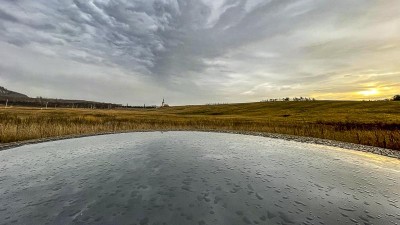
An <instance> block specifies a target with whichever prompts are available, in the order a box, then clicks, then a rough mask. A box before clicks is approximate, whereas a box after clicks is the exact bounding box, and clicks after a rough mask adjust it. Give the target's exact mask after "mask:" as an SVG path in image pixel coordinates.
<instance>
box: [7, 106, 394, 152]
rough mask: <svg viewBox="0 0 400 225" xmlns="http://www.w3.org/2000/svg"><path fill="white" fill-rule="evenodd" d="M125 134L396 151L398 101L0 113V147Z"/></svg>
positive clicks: (14, 111) (27, 110) (20, 110)
mask: <svg viewBox="0 0 400 225" xmlns="http://www.w3.org/2000/svg"><path fill="white" fill-rule="evenodd" d="M130 130H132V131H133V130H230V131H235V130H240V131H257V132H271V133H282V134H292V135H299V136H309V137H318V138H325V139H331V140H338V141H344V142H351V143H357V144H364V145H371V146H377V147H384V148H391V149H396V150H400V102H346V101H316V102H265V103H247V104H231V105H214V106H180V107H170V108H162V109H148V110H140V109H137V110H86V109H49V110H40V109H37V108H22V107H21V108H7V109H4V108H2V109H0V143H8V142H15V141H22V140H29V139H37V138H46V137H55V136H64V135H71V134H94V133H100V132H111V131H113V132H114V131H130Z"/></svg>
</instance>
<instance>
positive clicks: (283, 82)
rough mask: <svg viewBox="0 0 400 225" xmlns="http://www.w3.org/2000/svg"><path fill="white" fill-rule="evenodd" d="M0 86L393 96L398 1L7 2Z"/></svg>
mask: <svg viewBox="0 0 400 225" xmlns="http://www.w3.org/2000/svg"><path fill="white" fill-rule="evenodd" d="M0 30H1V32H0V58H1V60H0V83H1V84H2V85H3V86H5V87H8V88H10V89H13V90H16V91H20V92H24V93H26V94H28V95H31V96H39V95H40V96H46V97H58V98H80V99H91V100H100V101H112V102H120V103H129V104H137V105H139V104H143V103H147V104H156V103H158V102H159V100H160V99H161V98H162V97H166V98H167V100H169V103H172V104H193V103H214V102H242V101H259V100H262V99H267V98H275V97H286V96H289V97H292V96H310V97H315V98H318V99H374V98H384V97H389V96H391V95H394V94H396V91H398V90H400V64H399V63H398V62H400V42H399V40H400V1H398V0H385V1H376V0H339V1H330V0H51V1H49V0H35V1H30V0H3V1H1V3H0Z"/></svg>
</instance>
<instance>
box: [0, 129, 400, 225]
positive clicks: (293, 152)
mask: <svg viewBox="0 0 400 225" xmlns="http://www.w3.org/2000/svg"><path fill="white" fill-rule="evenodd" d="M399 182H400V160H397V159H390V158H386V157H383V156H377V155H372V154H369V153H361V152H355V151H350V150H343V149H339V148H334V147H325V146H319V145H312V144H304V143H297V142H290V141H285V140H277V139H269V138H264V137H254V136H244V135H236V134H220V133H201V132H166V133H159V132H152V133H130V134H116V135H107V136H96V137H86V138H79V139H71V140H62V141H56V142H48V143H41V144H36V145H27V146H23V147H19V148H14V149H9V150H6V151H2V152H0V203H1V204H0V224H141V225H143V224H174V225H179V224H200V225H201V224H229V225H232V224H400V203H399V200H400V191H399V190H400V184H399Z"/></svg>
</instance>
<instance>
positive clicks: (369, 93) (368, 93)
mask: <svg viewBox="0 0 400 225" xmlns="http://www.w3.org/2000/svg"><path fill="white" fill-rule="evenodd" d="M358 93H359V94H361V95H364V96H372V95H377V94H379V91H378V90H377V89H375V88H374V89H369V90H365V91H360V92H358Z"/></svg>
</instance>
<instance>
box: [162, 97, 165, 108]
mask: <svg viewBox="0 0 400 225" xmlns="http://www.w3.org/2000/svg"><path fill="white" fill-rule="evenodd" d="M164 104H165V101H164V98H163V99H162V102H161V107H164Z"/></svg>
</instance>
